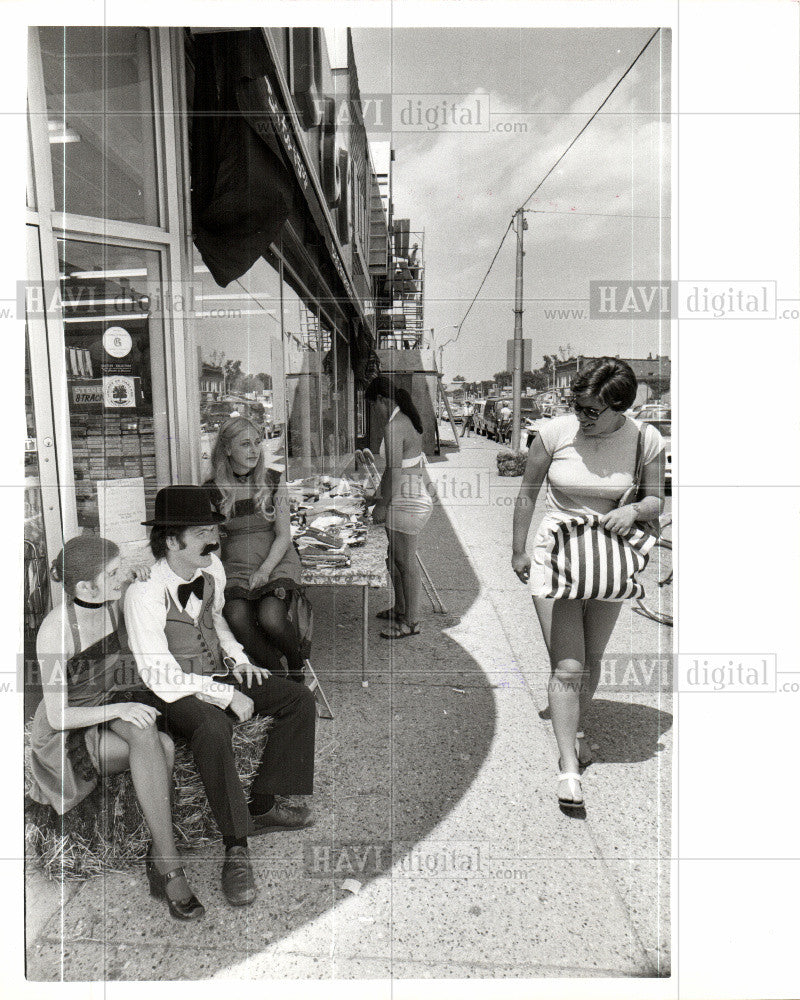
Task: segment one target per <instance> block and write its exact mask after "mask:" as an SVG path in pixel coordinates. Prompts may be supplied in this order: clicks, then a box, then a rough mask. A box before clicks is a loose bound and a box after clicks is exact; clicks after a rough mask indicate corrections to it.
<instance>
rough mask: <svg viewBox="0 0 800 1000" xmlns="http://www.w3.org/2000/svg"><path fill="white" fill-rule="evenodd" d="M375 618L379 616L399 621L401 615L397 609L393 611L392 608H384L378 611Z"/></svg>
mask: <svg viewBox="0 0 800 1000" xmlns="http://www.w3.org/2000/svg"><path fill="white" fill-rule="evenodd" d="M375 617H376V618H381V619H382V620H383V621H388V622H396V621H399V620H400V619H401V618H402V617H403V616H402V615H401V614H400V612H399V611H395V609H394V608H385V609H384V610H383V611H379V612H378V613H377V615H375Z"/></svg>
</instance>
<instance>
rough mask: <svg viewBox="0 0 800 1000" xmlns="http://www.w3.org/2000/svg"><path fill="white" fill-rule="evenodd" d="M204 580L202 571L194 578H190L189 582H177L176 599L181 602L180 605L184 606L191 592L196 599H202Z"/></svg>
mask: <svg viewBox="0 0 800 1000" xmlns="http://www.w3.org/2000/svg"><path fill="white" fill-rule="evenodd" d="M205 585H206V581H205V578H204V577H203V575H202V573H201V574H200V576H198V577H197V579H196V580H192V582H191V583H179V584H178V600H179V601H180V602H181V607H182V608H185V607H186V605H187V604H188V603H189V598H190V597H191V596H192V594H194V595H195V597H197V599H198V600H200V601H202V600H203V589H204V588H205Z"/></svg>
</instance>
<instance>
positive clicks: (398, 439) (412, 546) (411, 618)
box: [366, 375, 433, 639]
mask: <svg viewBox="0 0 800 1000" xmlns="http://www.w3.org/2000/svg"><path fill="white" fill-rule="evenodd" d="M366 398H367V399H368V400H370V401H371V402H372V404H373V410H374V412H375V413H376V416H377V418H378V420H379V421H382V422H383V442H382V444H381V454H382V455H383V457H384V458H385V460H386V467H385V469H384V473H383V476H382V478H381V484H380V488H379V491H378V494H377V503H376V504H375V507H374V509H373V512H372V518H373V520H374V521H375V523H376V524H381V523H385V526H386V536H387V538H388V540H389V552H388V558H387V560H386V563H387V566H388V567H389V573H390V574H391V578H392V586H393V587H394V605H393V606H392V607H391V608H387V609H386V610H385V611H381V612H380V613H379V614H378V618H383V619H386V620H388V621H389V622H390V623H391V624H390V626H389V630H388V631H386V632H381V635H382V636H383V638H384V639H406V638H408V637H409V636H412V635H419V631H420V629H419V590H420V575H419V564H418V563H417V538H418V536H419V533H420V532H421V531H422V529H423V528H424V527H425V525H426V524H427V523H428V521H429V520H430V516H431V511H432V509H433V501H432V499H431V495H430V493H429V492H428V490H427V488H426V485H425V481H424V471H425V456H424V453H423V451H422V420H421V418H420V415H419V413H418V412H417V408H416V406H414V403H413V402H412V400H411V396H410V395H409V393H408V392H406V390H405V389H402V388H400V387H399V386H396V385H395V384H394V382H392V380H391V379H389V378H387V377H386V376H385V375H379V376H378V377H377V378H375V379H373V380H372V382H370V384H369V386H368V387H367V392H366Z"/></svg>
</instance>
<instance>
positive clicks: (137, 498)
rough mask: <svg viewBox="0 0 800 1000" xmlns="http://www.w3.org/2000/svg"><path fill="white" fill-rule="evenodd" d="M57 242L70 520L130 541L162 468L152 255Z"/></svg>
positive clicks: (139, 531)
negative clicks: (72, 498)
mask: <svg viewBox="0 0 800 1000" xmlns="http://www.w3.org/2000/svg"><path fill="white" fill-rule="evenodd" d="M58 246H59V260H60V271H61V295H62V302H63V314H64V341H65V348H66V352H65V353H66V358H65V363H66V372H67V393H68V400H69V421H70V429H71V435H72V459H73V468H74V473H75V493H76V506H77V515H78V525H79V527H81V528H83V529H88V530H90V531H96V532H99V533H101V534H103V535H104V536H105V537H108V538H111V539H113V540H114V541H116V542H118V543H120V544H122V545H125V544H126V543H128V542H139V541H141V540H142V539H144V537H145V530H146V529H144V528H143V527H142V526H141V524H140V522H141V521H143V520H144V519H145V515H146V516H150V515H151V513H152V510H153V501H154V497H155V493H156V491H157V489H158V485H159V483H158V476H157V466H160V469H161V470H164V471H166V470H168V468H169V456H168V453H167V451H166V449H167V447H168V434H167V422H166V403H165V400H166V386H165V382H164V370H165V361H164V327H163V319H162V316H163V311H162V308H161V307H160V303H161V302H162V297H163V289H162V284H161V257H160V254H159V253H158V252H157V251H155V250H136V249H128V248H124V247H118V246H109V245H108V244H104V243H90V242H83V241H79V240H59V243H58ZM157 451H158V452H159V454H158V455H157ZM157 460H158V461H157ZM162 476H163V478H166V476H165V475H164V472H162ZM161 485H164V483H163V482H162V483H161Z"/></svg>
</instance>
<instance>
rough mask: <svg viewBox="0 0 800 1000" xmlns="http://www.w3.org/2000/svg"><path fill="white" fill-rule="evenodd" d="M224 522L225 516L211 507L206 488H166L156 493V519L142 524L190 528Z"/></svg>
mask: <svg viewBox="0 0 800 1000" xmlns="http://www.w3.org/2000/svg"><path fill="white" fill-rule="evenodd" d="M224 520H225V517H224V515H223V514H219V513H217V511H215V510H214V508H213V507H212V506H211V493H210V491H209V490H208V489H206V488H205V487H203V486H165V487H164V489H163V490H159V491H158V493H156V512H155V517H153V518H151V519H150V520H149V521H142V524H146V525H153V524H157V525H160V526H162V527H171V528H175V527H180V528H184V527H187V528H188V527H193V526H197V525H205V524H219V523H220V521H224Z"/></svg>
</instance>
